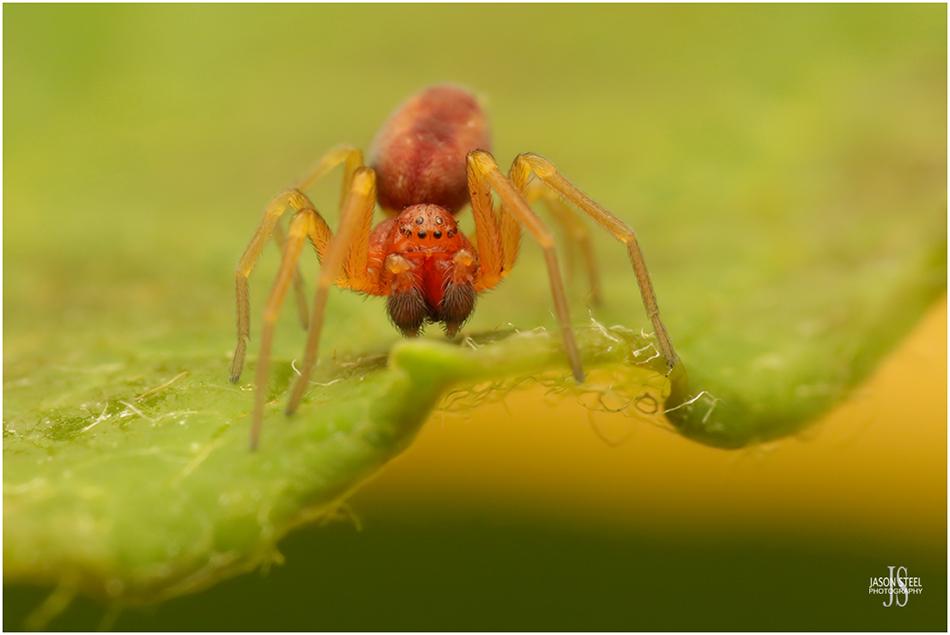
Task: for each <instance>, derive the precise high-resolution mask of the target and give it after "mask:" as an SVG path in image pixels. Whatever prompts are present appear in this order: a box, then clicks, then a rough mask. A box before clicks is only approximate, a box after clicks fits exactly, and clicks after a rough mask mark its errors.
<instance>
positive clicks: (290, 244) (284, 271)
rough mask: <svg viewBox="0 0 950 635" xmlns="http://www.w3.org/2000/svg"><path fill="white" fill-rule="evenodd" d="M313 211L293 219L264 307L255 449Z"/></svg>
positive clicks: (253, 445) (257, 380) (255, 407)
mask: <svg viewBox="0 0 950 635" xmlns="http://www.w3.org/2000/svg"><path fill="white" fill-rule="evenodd" d="M313 213H314V212H312V211H311V210H306V209H305V210H301V211H298V212H297V213H296V214H295V215H294V217H293V220H292V221H291V222H290V230H289V232H288V237H287V240H286V242H285V243H284V255H283V258H282V259H281V262H280V269H279V270H278V272H277V278H276V279H275V280H274V286H273V287H272V288H271V292H270V295H269V296H268V298H267V308H266V309H265V310H264V326H263V328H262V329H261V348H260V353H259V354H258V356H257V372H256V374H255V386H254V415H253V423H252V426H251V449H254V448H256V447H257V441H258V438H259V437H260V432H261V422H262V421H263V418H264V401H265V399H266V398H267V379H268V376H269V374H270V353H271V344H272V343H273V337H274V325H275V324H276V323H277V316H278V315H279V314H280V307H281V305H282V304H283V302H284V297H285V296H286V295H287V287H288V286H290V282H291V279H292V278H293V276H294V271H295V270H296V268H297V260H298V258H300V251H301V250H302V249H303V244H304V241H305V240H306V239H307V234H308V232H309V230H310V225H311V219H312V214H313Z"/></svg>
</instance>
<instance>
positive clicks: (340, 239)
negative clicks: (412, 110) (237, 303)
mask: <svg viewBox="0 0 950 635" xmlns="http://www.w3.org/2000/svg"><path fill="white" fill-rule="evenodd" d="M375 207H376V174H375V172H373V170H372V169H371V168H366V167H364V168H360V169H359V170H357V171H356V173H355V174H354V175H353V178H352V181H351V184H350V191H349V194H348V195H347V197H346V199H345V202H344V205H343V213H342V215H341V216H340V226H339V228H338V229H337V234H336V236H334V237H333V238H332V239H331V240H330V241H329V247H328V248H327V249H326V252H325V254H324V255H323V258H322V261H321V265H320V276H319V278H318V279H317V289H316V292H315V294H314V298H313V312H312V313H311V320H310V330H309V331H308V332H307V344H306V348H305V349H304V357H303V364H302V366H301V367H300V375H299V376H298V377H297V380H296V382H295V383H294V385H293V388H292V389H291V392H290V398H289V399H288V400H287V408H286V412H287V414H293V413H294V411H296V409H297V406H299V405H300V400H301V399H302V398H303V395H304V392H305V391H306V389H307V385H308V384H309V382H310V374H311V372H312V371H313V366H314V364H315V363H316V361H317V355H318V353H319V350H320V334H321V332H322V331H323V319H324V315H325V314H326V307H327V297H328V295H329V292H330V287H331V286H333V285H334V284H337V285H339V286H342V287H346V288H352V289H361V288H365V289H370V288H374V287H375V285H377V284H378V283H377V281H376V280H375V279H373V277H372V276H371V275H370V274H369V272H368V270H367V266H366V263H367V260H368V258H369V233H370V232H369V231H368V230H367V229H366V228H367V227H368V226H369V225H370V224H371V223H372V218H373V210H374V209H375ZM377 293H378V291H377ZM258 425H259V422H258V421H257V419H255V426H258ZM256 443H257V438H256V437H252V439H251V447H254V446H255V445H256Z"/></svg>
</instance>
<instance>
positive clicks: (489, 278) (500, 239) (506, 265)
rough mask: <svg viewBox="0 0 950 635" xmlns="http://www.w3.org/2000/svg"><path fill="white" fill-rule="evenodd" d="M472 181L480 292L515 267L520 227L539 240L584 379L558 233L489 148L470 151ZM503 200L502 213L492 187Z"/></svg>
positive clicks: (570, 352) (567, 341)
mask: <svg viewBox="0 0 950 635" xmlns="http://www.w3.org/2000/svg"><path fill="white" fill-rule="evenodd" d="M468 183H469V193H470V195H471V199H472V212H473V215H474V217H475V231H476V246H477V249H478V258H479V261H480V263H481V264H480V267H479V271H478V276H477V278H476V281H475V288H476V289H478V290H484V289H489V288H491V287H492V286H494V285H495V284H497V283H498V282H500V281H501V279H502V277H504V276H505V275H506V274H507V273H508V271H510V269H511V267H512V266H513V265H514V261H515V258H516V257H517V253H518V236H519V235H520V229H519V225H523V226H524V227H525V229H527V230H528V233H529V234H531V236H532V237H533V238H534V239H535V240H536V241H537V243H538V244H539V245H540V246H541V249H542V251H543V252H544V262H545V264H546V265H547V269H548V280H549V281H550V284H551V296H552V298H553V300H554V310H555V314H556V315H557V320H558V324H559V325H560V327H561V337H562V339H563V341H564V350H565V352H566V353H567V358H568V361H569V362H570V364H571V371H572V372H573V373H574V379H576V380H577V381H578V382H582V381H584V370H583V368H582V366H581V357H580V353H579V351H578V349H577V342H576V340H575V338H574V331H573V329H572V328H571V315H570V310H569V309H568V305H567V295H566V294H565V292H564V282H563V281H562V279H561V270H560V269H559V268H558V264H557V251H556V249H555V243H554V237H553V236H552V235H551V232H550V231H548V229H547V227H545V225H544V223H543V222H542V221H541V219H540V218H538V215H537V214H535V213H534V212H533V211H532V210H531V208H530V207H529V206H528V203H527V202H526V201H525V200H524V198H523V197H522V195H521V193H520V192H519V191H518V189H517V188H516V187H515V185H514V184H512V182H511V181H510V180H509V179H508V177H506V176H505V175H504V174H502V172H501V170H499V169H498V164H497V163H496V162H495V159H494V157H492V155H491V154H489V153H488V152H485V151H484V150H475V151H473V152H471V153H469V155H468ZM492 190H494V191H495V192H497V193H498V196H499V197H500V198H501V202H502V210H501V214H500V216H496V215H495V214H494V212H493V211H492V208H491V191H492Z"/></svg>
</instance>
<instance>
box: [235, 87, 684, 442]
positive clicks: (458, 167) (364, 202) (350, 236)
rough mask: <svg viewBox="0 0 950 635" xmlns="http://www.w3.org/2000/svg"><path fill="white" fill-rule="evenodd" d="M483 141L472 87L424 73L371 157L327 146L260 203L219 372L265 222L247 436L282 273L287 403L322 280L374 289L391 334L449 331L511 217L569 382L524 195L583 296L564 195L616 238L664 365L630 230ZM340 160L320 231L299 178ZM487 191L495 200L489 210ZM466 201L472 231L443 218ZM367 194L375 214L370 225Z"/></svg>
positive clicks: (554, 278) (298, 393) (484, 127)
mask: <svg viewBox="0 0 950 635" xmlns="http://www.w3.org/2000/svg"><path fill="white" fill-rule="evenodd" d="M490 144H491V138H490V135H489V129H488V120H487V117H486V116H485V113H484V111H483V110H482V108H481V106H480V105H479V103H478V100H477V99H476V98H475V97H474V96H473V95H472V94H471V93H470V92H468V91H466V90H464V89H462V88H459V87H456V86H433V87H431V88H428V89H426V90H423V91H422V92H420V93H418V94H416V95H414V96H413V97H411V98H410V99H409V100H408V101H406V102H405V103H404V104H403V105H402V106H401V107H399V108H398V109H397V110H396V111H395V112H394V113H393V115H392V116H391V117H390V118H389V120H387V122H386V123H385V124H384V125H383V127H382V129H381V130H380V132H379V134H378V135H377V136H376V139H375V141H374V142H373V160H372V167H367V166H365V165H364V164H363V154H362V152H360V151H359V150H358V149H356V148H353V147H351V146H341V147H338V148H335V149H333V150H331V151H330V152H328V153H327V154H326V155H324V157H323V158H322V159H321V160H320V161H319V162H318V163H317V165H316V167H315V168H314V169H313V170H312V171H311V172H310V173H309V174H308V175H307V177H306V178H304V179H303V180H302V181H300V182H299V183H298V184H297V186H296V187H294V188H292V189H289V190H287V191H285V192H283V193H282V194H280V195H278V196H277V197H276V198H275V199H274V200H273V201H271V203H270V204H269V205H268V206H267V209H266V211H265V212H264V220H263V221H262V222H261V225H260V227H259V228H258V230H257V233H255V235H254V237H253V238H252V239H251V243H250V245H248V247H247V249H246V250H245V252H244V255H243V256H242V257H241V260H240V262H239V263H238V268H237V274H236V276H235V283H236V289H237V317H238V319H237V324H238V342H237V348H236V349H235V351H234V359H233V361H232V363H231V381H232V382H236V381H237V380H238V378H239V377H240V375H241V369H242V368H243V366H244V355H245V351H246V348H247V340H248V336H249V334H250V308H249V302H248V286H247V280H248V276H249V275H250V273H251V270H252V269H253V267H254V264H255V262H256V261H257V257H258V256H259V255H260V253H261V250H262V249H263V247H264V244H265V242H266V241H267V240H268V238H269V237H270V236H271V235H272V234H273V235H274V236H275V237H277V239H278V242H279V244H280V245H281V248H282V249H283V253H284V256H283V260H282V262H281V266H280V271H279V272H278V274H277V280H276V282H275V283H274V287H273V289H272V290H271V294H270V297H269V299H268V302H267V310H266V311H265V313H264V327H263V329H262V332H261V348H260V355H259V357H258V360H257V373H256V378H255V379H256V392H255V401H254V415H253V417H254V421H253V426H252V429H251V446H252V447H256V445H257V440H258V435H259V432H260V426H261V421H262V419H263V415H264V398H265V395H266V390H265V388H266V385H267V378H268V370H269V368H268V364H269V361H270V349H271V341H272V338H273V331H274V325H275V323H276V320H277V313H278V310H279V309H280V306H281V304H282V303H283V300H284V298H285V296H286V294H287V290H288V288H289V286H290V284H291V282H292V281H294V282H295V283H296V285H295V286H296V289H297V297H298V303H299V308H300V315H301V320H302V322H303V323H304V325H305V328H308V329H309V332H308V334H307V347H306V351H305V354H304V358H303V362H302V365H301V367H300V373H299V377H298V378H297V380H296V383H295V384H294V386H293V389H292V390H291V394H290V399H289V400H288V403H287V413H288V414H290V413H292V412H293V411H294V410H295V409H296V407H297V405H298V404H299V403H300V400H301V398H302V397H303V394H304V392H305V390H306V388H307V386H308V382H309V378H310V373H311V371H312V370H313V365H314V364H315V363H316V360H317V352H318V347H319V342H320V333H321V330H322V328H323V316H324V312H325V309H326V303H327V297H328V291H329V289H330V287H331V286H333V285H336V286H339V287H342V288H344V289H350V290H352V291H356V292H359V293H366V294H369V295H378V296H387V298H388V299H387V308H388V312H389V317H390V319H391V320H392V322H393V324H395V325H396V327H397V328H398V329H399V330H400V331H401V332H402V334H403V335H407V336H415V335H418V333H419V330H420V329H421V328H422V327H423V325H424V324H425V323H426V322H440V323H442V325H443V326H444V328H445V332H446V334H448V335H449V336H450V337H454V336H455V334H456V333H457V332H458V330H459V328H460V327H461V326H462V324H463V323H464V322H465V321H466V320H467V319H468V317H469V315H471V313H472V310H473V309H474V307H475V297H476V294H477V293H480V292H482V291H487V290H489V289H492V288H493V287H495V286H496V285H498V283H500V282H501V280H502V279H503V278H504V277H505V276H507V275H508V273H509V272H510V271H511V269H512V267H513V266H514V264H515V262H516V260H517V258H518V247H519V244H520V239H521V231H522V228H523V229H525V230H527V232H528V234H530V235H531V237H532V238H534V239H535V240H536V241H537V242H538V244H539V245H540V246H541V249H542V251H543V254H544V259H545V264H546V266H547V271H548V277H549V281H550V286H551V294H552V297H553V300H554V309H555V314H556V316H557V319H558V322H559V324H560V331H561V335H562V338H563V342H564V349H565V352H566V354H567V358H568V361H569V362H570V365H571V370H572V372H573V374H574V377H575V378H576V379H577V381H583V379H584V371H583V369H582V368H581V361H580V354H579V353H578V350H577V344H576V343H575V340H574V332H573V330H572V327H571V321H570V313H569V309H568V304H567V299H566V295H565V293H564V285H563V282H562V281H561V273H560V269H559V267H558V263H557V254H556V252H555V248H554V238H553V236H552V234H551V233H550V231H549V230H548V229H547V227H546V226H545V224H544V222H543V221H542V220H541V219H540V218H539V217H538V216H537V214H535V212H534V211H533V210H532V209H531V204H532V203H534V202H535V201H538V200H540V201H543V202H544V203H545V205H546V206H547V207H548V208H549V209H550V211H551V216H552V218H553V220H554V221H555V223H556V224H557V225H558V226H559V227H560V228H561V229H562V230H563V231H564V233H565V234H566V235H567V236H568V237H569V238H571V239H574V240H575V241H576V242H577V243H578V245H579V246H580V249H581V251H582V252H583V254H584V262H585V265H586V266H587V269H588V276H589V280H590V291H591V294H590V297H591V301H592V302H593V303H596V302H597V301H598V299H599V297H600V285H599V281H598V277H597V272H596V267H595V266H594V258H593V249H592V248H591V244H590V240H589V236H588V232H587V228H586V226H585V224H584V223H583V222H582V220H581V219H580V218H578V216H577V214H576V212H575V211H574V210H573V209H571V208H570V207H568V206H567V205H566V204H565V203H564V201H565V200H566V201H568V202H570V203H573V204H574V205H575V206H576V207H577V208H579V209H580V210H581V211H583V212H584V213H585V214H587V215H588V216H590V217H591V218H592V219H593V220H594V221H595V222H597V223H598V224H599V225H600V226H601V227H603V228H604V229H606V230H607V231H608V232H610V233H611V234H612V235H613V236H614V237H615V238H617V239H618V240H619V241H620V242H621V243H623V244H624V246H625V247H626V250H627V254H628V256H629V258H630V263H631V264H632V265H633V270H634V274H635V275H636V278H637V283H638V285H639V287H640V294H641V297H642V299H643V305H644V307H645V308H646V311H647V315H648V316H649V318H650V320H651V321H652V322H653V327H654V329H655V332H656V337H657V341H658V343H659V347H660V351H661V352H662V353H663V355H664V356H665V357H666V360H667V363H668V364H669V366H670V368H672V367H673V366H674V365H675V364H676V362H677V358H676V353H675V352H674V351H673V345H672V343H671V342H670V339H669V336H668V335H667V333H666V329H665V328H664V326H663V323H662V321H661V320H660V312H659V308H658V307H657V304H656V298H655V296H654V294H653V286H652V284H651V283H650V277H649V275H648V274H647V270H646V265H645V264H644V262H643V256H642V254H641V253H640V247H639V245H638V243H637V239H636V236H635V235H634V233H633V230H631V229H630V228H629V227H627V226H626V224H624V223H623V221H621V220H620V219H619V218H617V217H616V216H614V215H613V214H611V213H610V212H608V211H607V210H606V209H604V208H603V207H601V206H600V205H598V204H597V203H595V202H594V201H593V200H591V199H590V198H589V197H588V196H587V195H586V194H584V193H583V192H581V191H580V190H579V189H577V188H576V187H575V186H574V185H573V184H572V183H571V182H570V181H568V180H567V179H565V178H564V177H563V176H562V175H561V174H560V173H559V172H558V170H557V168H555V167H554V165H553V164H552V163H551V162H549V161H548V160H547V159H544V158H543V157H540V156H538V155H536V154H530V153H527V154H519V155H518V156H517V157H515V160H514V163H513V164H512V166H511V169H510V170H509V172H508V174H507V175H506V174H504V173H502V172H501V170H499V168H498V164H497V163H495V159H494V157H492V155H491V154H490V152H489V150H490ZM341 164H342V165H343V166H344V169H343V201H342V204H341V218H340V225H339V229H338V230H337V234H336V235H335V236H334V235H333V234H332V232H331V231H330V227H329V226H328V225H327V223H326V221H324V220H323V216H321V215H320V214H319V213H318V212H317V208H316V207H315V206H314V204H313V202H311V201H310V199H309V198H308V197H307V195H306V194H304V190H306V189H307V188H309V187H310V186H311V185H312V184H313V183H314V182H315V181H316V180H317V179H319V178H320V177H322V176H323V175H325V174H326V173H327V172H329V171H330V170H331V169H333V168H334V167H336V166H338V165H341ZM492 193H494V194H496V195H497V196H498V199H499V202H500V205H499V207H498V209H497V210H496V209H495V205H494V202H493V199H492ZM466 203H469V204H471V208H472V215H473V217H474V220H475V234H474V236H475V239H474V240H473V241H470V240H469V239H468V238H466V237H465V235H464V234H463V233H462V232H461V231H460V230H459V228H458V224H457V223H456V221H455V217H454V214H456V213H458V212H459V211H460V210H461V209H462V208H463V207H465V205H466ZM377 204H378V205H379V206H380V207H381V208H382V209H383V210H384V211H385V212H386V213H387V214H388V217H387V218H386V219H384V220H383V221H381V222H380V223H379V224H378V225H376V227H375V228H374V227H373V212H374V210H375V209H376V206H377ZM288 209H292V210H293V211H294V216H293V219H292V220H291V223H290V228H289V231H288V233H287V236H286V238H284V237H283V236H282V234H283V232H282V231H281V230H280V225H279V221H280V218H281V216H282V215H283V214H284V213H285V212H286V211H287V210H288ZM307 240H309V241H310V242H311V243H312V244H313V246H314V247H315V248H316V250H317V253H318V256H319V257H320V262H321V270H320V277H319V279H318V282H317V291H316V295H315V297H314V304H313V310H312V312H311V311H308V309H307V307H306V304H305V301H304V300H301V298H302V286H301V281H300V276H299V273H298V272H297V259H298V258H299V257H300V253H301V251H302V249H303V245H304V243H305V242H306V241H307Z"/></svg>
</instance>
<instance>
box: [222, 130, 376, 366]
mask: <svg viewBox="0 0 950 635" xmlns="http://www.w3.org/2000/svg"><path fill="white" fill-rule="evenodd" d="M341 163H343V164H344V169H343V188H344V190H343V191H344V192H346V191H348V189H349V185H350V182H351V181H352V180H353V174H354V173H355V172H356V170H357V169H359V167H360V166H362V164H363V153H362V152H360V151H359V150H358V149H356V148H354V147H352V146H347V145H343V146H338V147H336V148H333V149H331V150H330V151H328V152H327V153H326V154H324V155H323V156H322V157H321V158H320V159H319V160H318V161H317V163H316V164H315V165H314V167H313V168H311V169H310V171H309V172H308V173H307V175H306V176H305V177H304V178H303V179H301V180H300V181H299V182H298V184H297V187H295V188H291V189H288V190H285V191H284V192H282V193H280V194H278V195H277V196H275V197H274V198H273V199H272V200H271V201H270V203H268V205H267V208H266V209H265V210H264V218H263V219H262V220H261V223H260V225H259V226H258V228H257V231H255V232H254V236H253V237H252V238H251V242H250V243H249V244H248V246H247V248H246V249H245V250H244V254H243V255H242V256H241V259H240V261H238V266H237V270H236V271H235V274H234V281H235V284H234V286H235V297H236V303H237V345H236V346H235V349H234V357H233V359H232V360H231V383H237V381H238V379H240V377H241V370H242V369H243V368H244V356H245V354H246V352H247V340H248V338H249V337H250V328H251V321H250V312H251V308H250V299H249V291H248V278H249V277H250V275H251V272H252V271H253V270H254V265H255V264H256V263H257V259H258V257H259V256H260V255H261V251H262V250H263V248H264V243H265V242H267V239H268V238H270V235H271V234H272V233H273V232H274V230H275V227H276V226H277V222H278V221H279V220H280V218H281V217H282V216H283V215H284V213H285V212H286V211H287V208H290V209H293V210H294V211H295V212H299V211H300V210H302V209H315V207H314V205H313V203H312V202H310V199H309V198H307V196H306V195H305V194H304V193H303V190H305V189H306V188H308V187H310V186H311V185H313V184H314V183H315V182H316V181H317V179H319V178H320V177H322V176H324V175H326V174H327V173H328V172H329V171H330V170H332V169H333V168H335V167H336V166H337V165H339V164H341ZM317 224H318V229H321V230H323V233H324V234H325V240H323V245H324V246H325V245H326V243H327V242H329V233H330V230H329V228H327V225H326V223H325V222H323V219H322V218H320V219H319V221H318V222H317ZM311 241H312V242H314V247H315V248H317V251H318V254H319V252H320V247H319V246H318V243H317V242H316V241H314V240H313V238H312V237H311ZM303 313H304V311H301V312H300V314H301V316H303Z"/></svg>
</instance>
